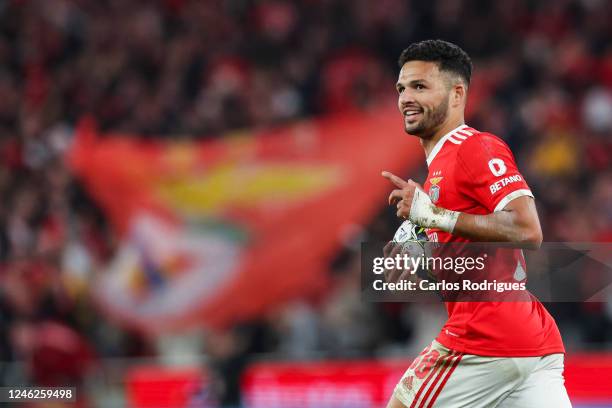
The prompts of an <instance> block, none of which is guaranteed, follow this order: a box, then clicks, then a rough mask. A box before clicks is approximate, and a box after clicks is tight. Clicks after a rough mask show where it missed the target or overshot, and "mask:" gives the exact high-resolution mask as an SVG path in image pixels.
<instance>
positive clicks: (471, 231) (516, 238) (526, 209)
mask: <svg viewBox="0 0 612 408" xmlns="http://www.w3.org/2000/svg"><path fill="white" fill-rule="evenodd" d="M410 219H411V221H413V222H414V223H416V224H418V225H421V226H423V227H427V228H439V229H441V230H443V231H446V232H450V233H452V234H454V235H458V236H462V237H465V238H469V239H471V240H473V241H479V242H512V243H517V244H522V246H523V247H525V248H538V247H539V246H540V244H541V242H542V231H541V229H540V222H539V220H538V216H537V211H536V209H535V204H534V203H533V199H531V198H530V197H521V198H518V199H516V200H513V201H512V202H511V203H510V204H509V205H507V206H506V208H505V210H504V211H498V212H494V213H491V214H487V215H474V214H467V213H462V212H458V211H451V210H447V209H444V208H440V207H437V206H435V205H434V204H433V203H432V202H431V200H430V199H429V197H428V196H427V195H426V194H425V193H424V192H421V191H419V192H416V193H415V196H414V200H413V202H412V206H411V210H410Z"/></svg>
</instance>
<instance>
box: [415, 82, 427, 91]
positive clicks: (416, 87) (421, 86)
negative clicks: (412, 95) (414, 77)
mask: <svg viewBox="0 0 612 408" xmlns="http://www.w3.org/2000/svg"><path fill="white" fill-rule="evenodd" d="M414 89H416V90H417V91H421V90H423V89H425V85H423V84H416V85H415V86H414Z"/></svg>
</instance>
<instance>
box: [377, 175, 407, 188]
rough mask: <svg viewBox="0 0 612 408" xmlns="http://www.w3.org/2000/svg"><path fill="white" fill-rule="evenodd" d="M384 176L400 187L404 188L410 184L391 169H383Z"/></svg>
mask: <svg viewBox="0 0 612 408" xmlns="http://www.w3.org/2000/svg"><path fill="white" fill-rule="evenodd" d="M382 176H383V177H384V178H386V179H387V180H389V181H390V182H392V183H393V184H395V185H396V186H398V187H399V188H404V187H406V186H407V185H408V182H406V181H405V180H403V179H402V178H401V177H398V176H396V175H395V174H393V173H391V172H389V171H383V172H382Z"/></svg>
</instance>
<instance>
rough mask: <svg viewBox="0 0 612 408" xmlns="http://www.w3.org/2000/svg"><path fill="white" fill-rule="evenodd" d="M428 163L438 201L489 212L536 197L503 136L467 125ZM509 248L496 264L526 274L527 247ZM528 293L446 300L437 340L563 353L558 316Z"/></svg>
mask: <svg viewBox="0 0 612 408" xmlns="http://www.w3.org/2000/svg"><path fill="white" fill-rule="evenodd" d="M427 165H428V166H429V174H428V177H427V181H426V182H425V184H424V186H423V187H424V189H425V191H426V192H428V194H429V196H430V198H431V199H432V201H433V202H434V204H435V205H437V206H439V207H443V208H446V209H449V210H453V211H460V212H465V213H468V214H490V213H492V212H495V211H501V210H503V208H504V207H505V206H506V204H508V203H509V202H510V201H512V200H513V199H515V198H517V197H520V196H524V195H527V196H531V197H533V195H532V193H531V190H530V189H529V186H528V185H527V183H526V182H525V180H524V179H523V176H522V175H521V174H520V173H519V171H518V168H517V166H516V163H515V161H514V156H513V155H512V152H511V151H510V149H509V148H508V146H507V145H506V144H505V143H504V142H503V141H502V140H501V139H499V138H498V137H496V136H494V135H492V134H490V133H484V132H479V131H477V130H475V129H473V128H470V127H468V126H466V125H462V126H459V127H457V128H456V129H454V130H452V131H451V132H449V133H448V134H446V135H445V136H444V137H443V138H442V139H440V140H439V141H438V143H437V144H436V145H435V146H434V148H433V150H432V151H431V153H430V155H429V157H428V158H427ZM427 235H428V237H429V239H430V240H431V241H437V242H469V241H470V240H469V239H466V238H463V237H458V236H455V235H452V234H449V233H447V232H444V231H441V230H437V229H429V230H428V231H427ZM506 254H510V255H509V256H510V257H513V259H510V260H509V259H503V260H502V259H495V260H494V261H496V262H493V264H496V265H498V269H499V268H502V269H503V268H505V270H503V271H502V274H503V275H505V278H507V279H515V280H517V281H520V280H524V279H526V274H525V273H524V270H525V264H524V258H523V255H522V251H521V250H518V249H517V250H511V251H506ZM506 258H507V256H506ZM490 261H491V260H490ZM509 261H510V262H509ZM500 265H502V266H500ZM517 268H519V269H520V272H521V273H520V274H517V271H518V269H517ZM521 268H522V269H521ZM499 273H500V272H499V271H496V272H495V275H496V276H500V275H499ZM528 296H529V297H530V298H531V301H526V302H446V309H447V311H448V316H449V318H448V321H447V322H446V324H445V325H444V327H443V328H442V331H441V332H440V334H439V335H438V337H437V339H436V340H437V341H439V342H440V343H442V344H443V345H444V346H446V347H448V348H450V349H454V350H458V351H461V352H464V353H468V354H475V355H481V356H499V357H527V356H541V355H546V354H552V353H563V352H564V351H565V350H564V348H563V342H562V340H561V335H560V334H559V329H558V328H557V325H556V323H555V321H554V319H553V318H552V316H551V315H550V314H549V313H548V312H547V311H546V309H545V308H544V306H543V305H542V304H541V303H540V302H539V301H538V300H537V299H536V298H535V297H534V296H533V295H531V294H528Z"/></svg>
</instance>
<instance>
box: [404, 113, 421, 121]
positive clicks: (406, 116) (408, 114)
mask: <svg viewBox="0 0 612 408" xmlns="http://www.w3.org/2000/svg"><path fill="white" fill-rule="evenodd" d="M421 113H422V112H421V111H406V112H404V118H406V119H408V120H411V119H414V118H416V117H417V116H418V115H420V114H421Z"/></svg>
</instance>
